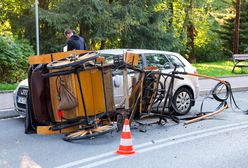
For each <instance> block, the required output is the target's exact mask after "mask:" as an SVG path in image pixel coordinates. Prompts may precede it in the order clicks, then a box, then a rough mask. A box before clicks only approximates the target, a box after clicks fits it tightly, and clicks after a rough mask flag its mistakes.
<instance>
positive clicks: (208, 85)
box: [199, 75, 248, 95]
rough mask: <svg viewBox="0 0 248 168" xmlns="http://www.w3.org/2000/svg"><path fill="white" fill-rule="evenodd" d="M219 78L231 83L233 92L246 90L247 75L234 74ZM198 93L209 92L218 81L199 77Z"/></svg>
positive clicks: (247, 83)
mask: <svg viewBox="0 0 248 168" xmlns="http://www.w3.org/2000/svg"><path fill="white" fill-rule="evenodd" d="M219 79H221V80H224V81H227V82H229V83H230V84H231V88H232V91H233V92H242V91H248V76H245V75H243V76H235V77H220V78H219ZM199 83H200V95H205V94H207V93H209V91H210V90H211V89H213V87H214V86H215V85H216V84H217V83H218V81H215V80H211V79H206V78H199Z"/></svg>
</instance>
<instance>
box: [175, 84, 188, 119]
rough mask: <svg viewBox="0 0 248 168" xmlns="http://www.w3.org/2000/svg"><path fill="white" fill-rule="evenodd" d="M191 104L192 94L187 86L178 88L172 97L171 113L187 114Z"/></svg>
mask: <svg viewBox="0 0 248 168" xmlns="http://www.w3.org/2000/svg"><path fill="white" fill-rule="evenodd" d="M192 106H193V95H192V93H191V91H190V90H189V89H188V88H185V87H182V88H179V89H178V90H177V91H176V92H175V94H174V96H173V98H172V107H171V110H172V111H173V114H176V115H185V114H187V113H188V112H189V111H190V109H191V107H192Z"/></svg>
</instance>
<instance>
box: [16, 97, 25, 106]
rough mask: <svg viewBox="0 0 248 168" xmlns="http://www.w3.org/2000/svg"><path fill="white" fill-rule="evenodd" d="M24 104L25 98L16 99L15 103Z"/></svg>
mask: <svg viewBox="0 0 248 168" xmlns="http://www.w3.org/2000/svg"><path fill="white" fill-rule="evenodd" d="M26 102H27V99H26V97H20V96H18V97H17V103H21V104H26Z"/></svg>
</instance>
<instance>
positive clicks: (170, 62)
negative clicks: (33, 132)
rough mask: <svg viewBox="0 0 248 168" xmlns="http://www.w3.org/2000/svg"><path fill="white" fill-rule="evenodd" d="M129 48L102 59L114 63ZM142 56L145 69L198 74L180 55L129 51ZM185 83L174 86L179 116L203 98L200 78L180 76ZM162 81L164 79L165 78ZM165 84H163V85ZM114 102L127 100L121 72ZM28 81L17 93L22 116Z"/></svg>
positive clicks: (115, 80) (116, 74)
mask: <svg viewBox="0 0 248 168" xmlns="http://www.w3.org/2000/svg"><path fill="white" fill-rule="evenodd" d="M126 50H127V49H108V50H100V51H99V53H100V56H104V57H105V58H106V62H105V63H107V64H108V63H113V62H114V59H115V58H116V57H121V56H123V54H124V53H125V51H126ZM130 50H131V51H132V52H133V53H136V54H138V55H139V63H138V68H140V69H144V68H145V67H147V66H156V67H157V68H158V69H159V70H160V71H161V72H163V73H171V72H172V71H173V69H174V67H175V65H177V66H178V68H177V71H181V72H188V73H193V74H196V73H197V72H196V70H195V68H194V67H193V66H192V65H191V64H190V63H189V62H188V61H187V60H186V59H185V58H184V57H182V56H181V55H180V54H178V53H174V52H167V51H160V50H144V49H129V51H130ZM135 75H136V74H135V73H134V71H132V70H129V72H128V87H131V76H135ZM180 76H181V77H183V78H184V80H179V79H175V83H174V87H173V95H174V97H173V103H174V104H175V107H174V108H177V109H176V110H175V111H177V114H180V115H184V114H187V113H188V112H189V111H190V109H191V107H192V106H194V104H195V99H196V98H197V97H198V95H199V81H198V77H195V76H188V75H180ZM161 80H162V79H161ZM161 83H163V82H161ZM113 86H114V100H115V103H116V104H119V103H120V102H121V101H122V100H123V75H122V73H121V71H118V70H117V71H113ZM27 90H28V81H27V79H25V80H24V81H22V82H21V83H20V84H19V85H18V87H17V88H16V90H15V92H14V103H15V104H14V106H15V109H16V111H17V112H19V114H20V115H23V114H25V107H26V100H25V99H26V96H27Z"/></svg>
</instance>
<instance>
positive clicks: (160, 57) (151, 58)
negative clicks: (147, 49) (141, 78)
mask: <svg viewBox="0 0 248 168" xmlns="http://www.w3.org/2000/svg"><path fill="white" fill-rule="evenodd" d="M145 58H146V63H147V66H156V67H158V68H159V69H170V68H171V64H170V61H169V60H168V59H167V58H166V56H165V55H164V54H145Z"/></svg>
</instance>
